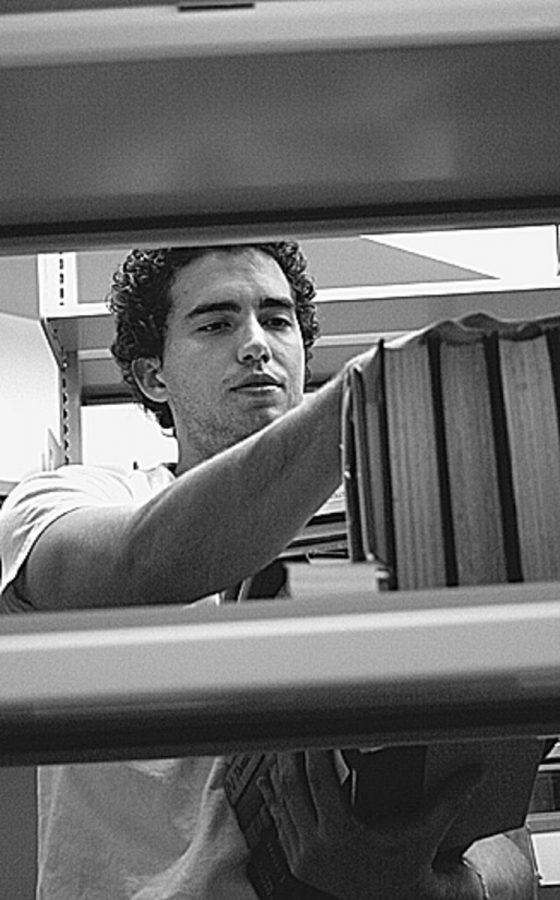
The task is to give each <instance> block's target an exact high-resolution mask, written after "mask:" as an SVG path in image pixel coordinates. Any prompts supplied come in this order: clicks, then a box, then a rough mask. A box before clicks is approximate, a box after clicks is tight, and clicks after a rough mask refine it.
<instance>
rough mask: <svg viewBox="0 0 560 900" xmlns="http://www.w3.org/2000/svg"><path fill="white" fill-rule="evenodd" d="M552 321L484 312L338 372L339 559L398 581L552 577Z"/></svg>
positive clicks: (555, 452)
mask: <svg viewBox="0 0 560 900" xmlns="http://www.w3.org/2000/svg"><path fill="white" fill-rule="evenodd" d="M559 397H560V322H559V320H558V319H556V318H554V319H543V320H534V321H528V322H521V323H519V322H504V321H499V320H496V319H493V318H491V317H489V316H486V315H483V314H476V315H472V316H470V317H468V318H466V319H463V320H460V321H453V322H443V323H440V324H438V325H436V326H434V327H432V328H430V329H427V330H424V331H422V332H418V333H415V334H412V335H409V336H408V337H406V338H403V339H401V340H396V341H394V342H390V343H387V344H383V343H381V344H380V345H379V347H378V350H377V352H376V353H375V354H373V355H372V356H371V358H370V359H369V361H368V362H366V363H362V364H360V365H358V364H356V365H355V366H354V367H353V368H352V369H351V371H350V372H349V375H348V390H347V392H346V398H345V414H344V453H345V464H344V469H345V484H346V493H347V505H348V528H349V543H350V555H351V558H352V559H354V560H377V561H378V562H379V563H380V564H382V565H383V566H385V567H386V568H387V570H388V573H389V579H390V584H391V586H392V587H399V588H403V589H408V588H427V587H438V586H453V585H458V584H460V585H474V584H491V583H500V582H514V581H523V580H526V581H537V580H556V579H557V578H558V577H559V576H560V553H559V552H558V538H559V536H560V429H559V415H558V404H559Z"/></svg>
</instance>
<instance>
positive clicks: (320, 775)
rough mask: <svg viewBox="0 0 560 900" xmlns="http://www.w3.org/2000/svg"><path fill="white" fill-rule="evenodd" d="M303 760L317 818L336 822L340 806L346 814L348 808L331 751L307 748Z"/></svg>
mask: <svg viewBox="0 0 560 900" xmlns="http://www.w3.org/2000/svg"><path fill="white" fill-rule="evenodd" d="M305 762H306V769H307V780H308V784H309V793H310V796H311V801H312V803H313V806H314V808H315V811H316V816H317V820H318V821H319V822H320V823H322V824H326V823H328V822H329V821H334V822H338V821H339V820H340V815H341V812H342V807H345V810H344V812H345V814H348V812H349V808H348V806H347V804H346V802H345V799H344V796H343V791H342V785H341V778H340V777H339V775H338V773H337V771H336V767H335V763H334V757H333V752H332V751H331V750H308V751H307V752H306V754H305Z"/></svg>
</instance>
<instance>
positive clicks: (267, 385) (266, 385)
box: [232, 375, 281, 392]
mask: <svg viewBox="0 0 560 900" xmlns="http://www.w3.org/2000/svg"><path fill="white" fill-rule="evenodd" d="M280 387H281V384H280V382H279V381H278V380H277V379H276V378H274V377H273V376H272V375H248V376H247V377H246V378H244V379H243V380H242V381H240V382H239V384H236V385H235V386H234V387H233V388H232V390H233V391H263V392H264V391H271V390H274V389H278V388H280Z"/></svg>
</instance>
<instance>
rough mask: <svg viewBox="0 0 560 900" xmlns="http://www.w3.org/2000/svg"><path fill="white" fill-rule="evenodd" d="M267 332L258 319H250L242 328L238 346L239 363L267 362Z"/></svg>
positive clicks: (268, 347) (268, 352)
mask: <svg viewBox="0 0 560 900" xmlns="http://www.w3.org/2000/svg"><path fill="white" fill-rule="evenodd" d="M270 355H271V354H270V346H269V343H268V337H267V333H266V331H265V330H264V328H263V327H262V325H261V324H260V322H258V321H250V322H248V323H247V324H246V326H245V328H243V330H242V333H241V340H240V342H239V348H238V360H239V362H241V363H244V364H247V363H254V362H267V361H268V360H269V359H270Z"/></svg>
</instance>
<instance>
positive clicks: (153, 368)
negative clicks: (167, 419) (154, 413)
mask: <svg viewBox="0 0 560 900" xmlns="http://www.w3.org/2000/svg"><path fill="white" fill-rule="evenodd" d="M132 374H133V375H134V380H135V382H136V384H137V385H138V387H139V388H140V390H141V391H142V393H143V394H145V395H146V397H148V398H149V399H150V400H154V401H155V402H156V403H166V402H167V400H168V392H167V384H166V383H165V379H164V377H163V374H162V371H161V360H160V359H158V358H157V357H156V356H149V357H147V356H142V357H140V358H139V359H135V360H133V361H132Z"/></svg>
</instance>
